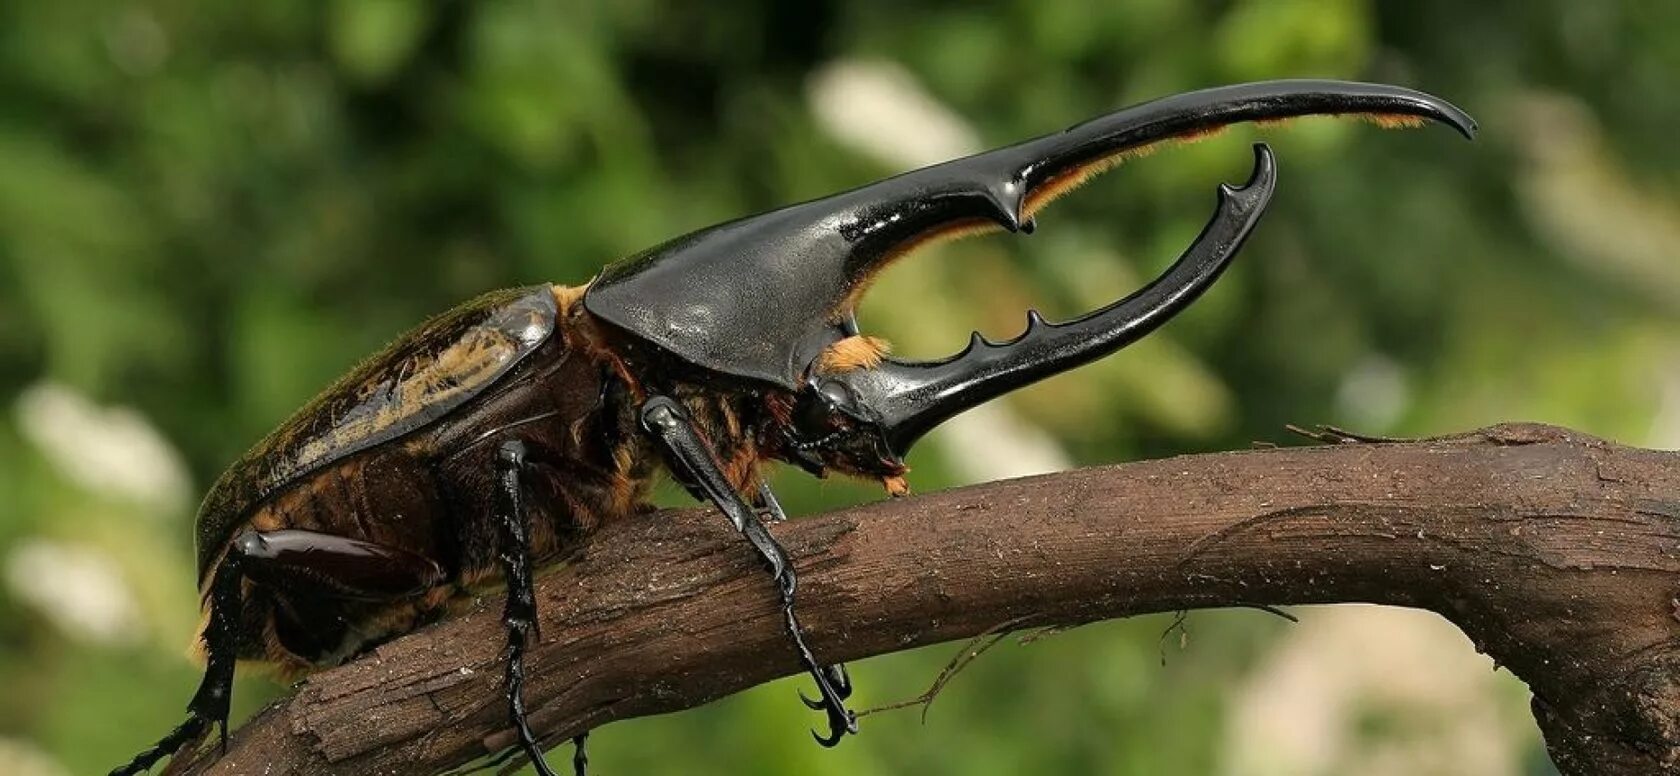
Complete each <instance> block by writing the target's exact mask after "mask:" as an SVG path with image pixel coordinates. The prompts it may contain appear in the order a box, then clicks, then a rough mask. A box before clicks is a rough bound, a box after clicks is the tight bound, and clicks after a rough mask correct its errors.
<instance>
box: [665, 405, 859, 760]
mask: <svg viewBox="0 0 1680 776" xmlns="http://www.w3.org/2000/svg"><path fill="white" fill-rule="evenodd" d="M641 420H642V429H643V430H644V431H646V432H647V434H648V435H649V436H651V437H653V438H654V439H655V440H656V441H658V442H659V443H660V445H661V446H662V447H663V448H664V451H665V453H666V456H667V460H668V461H669V462H670V464H671V465H672V468H674V469H676V470H677V471H676V473H677V476H678V477H683V478H685V479H686V480H687V481H689V482H692V483H694V484H695V485H696V486H697V487H698V488H699V489H700V490H702V491H704V492H705V494H706V496H707V498H708V499H710V500H711V502H712V503H713V504H716V505H717V508H718V509H719V510H721V511H722V512H723V514H724V516H725V517H728V518H729V522H730V523H732V524H734V526H735V530H737V531H740V532H741V535H742V536H745V537H746V538H747V541H748V542H750V543H751V544H752V546H753V549H755V550H757V551H758V554H759V556H760V557H761V558H763V559H764V562H765V563H766V564H768V565H769V566H770V573H771V575H773V576H774V577H775V579H776V587H777V590H778V591H779V592H780V593H781V597H782V616H783V619H784V621H785V625H786V627H787V631H788V635H789V636H791V637H792V638H793V645H794V648H795V649H796V650H797V651H798V653H799V662H800V664H801V665H803V666H804V667H805V670H806V671H807V672H809V673H810V675H811V678H812V679H813V680H815V681H816V683H817V691H818V692H819V693H820V696H821V697H820V698H819V699H818V700H816V701H811V700H807V701H806V703H807V704H808V705H811V707H812V708H814V709H823V710H825V711H827V712H828V727H829V733H828V736H827V737H826V738H825V737H823V736H820V735H817V733H815V732H814V731H813V732H812V734H811V735H812V736H813V737H815V738H816V739H817V743H819V744H822V745H823V746H833V745H835V744H837V743H839V742H840V738H841V737H842V736H844V735H845V734H847V733H856V732H857V715H856V714H853V713H852V712H851V711H849V710H847V709H846V703H845V701H846V695H848V694H850V692H851V683H850V682H849V681H847V680H846V676H845V670H844V669H837V668H834V667H828V668H825V667H823V666H821V665H819V664H818V663H817V659H816V656H815V655H813V654H812V653H811V648H810V647H808V646H806V644H805V637H804V635H803V633H802V632H801V629H800V627H799V619H798V618H797V617H795V616H794V613H793V600H794V592H795V591H796V590H797V589H798V577H797V576H796V575H795V574H794V570H793V564H792V563H790V562H789V561H788V557H787V551H786V550H783V549H782V546H781V545H780V544H778V543H777V542H776V539H775V537H772V536H771V535H770V532H769V531H767V530H765V528H764V521H762V520H760V519H759V517H758V512H757V511H756V510H754V509H753V507H752V505H750V504H748V503H747V501H746V499H744V498H742V497H741V494H740V493H739V492H737V491H736V490H735V488H734V486H732V485H730V483H729V478H728V477H726V476H725V475H724V473H723V467H722V465H721V464H720V463H719V462H718V458H717V454H716V453H715V452H713V451H712V448H711V447H710V446H709V445H707V443H706V442H705V440H704V439H702V438H701V436H700V433H699V432H698V431H697V430H695V428H694V421H693V420H691V419H690V418H689V417H688V413H687V412H685V411H684V410H683V408H682V405H680V404H678V403H677V402H675V401H673V400H672V399H670V398H668V397H665V396H652V397H649V398H648V400H647V402H646V403H645V404H643V405H642V412H641ZM772 503H773V502H772ZM835 678H838V679H840V680H841V681H840V682H835V681H834V679H835ZM842 688H844V691H842Z"/></svg>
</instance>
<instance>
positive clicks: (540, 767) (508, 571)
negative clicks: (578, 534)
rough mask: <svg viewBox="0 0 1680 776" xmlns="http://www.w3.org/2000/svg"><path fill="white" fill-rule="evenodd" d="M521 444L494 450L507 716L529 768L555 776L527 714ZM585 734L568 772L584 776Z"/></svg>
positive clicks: (529, 616)
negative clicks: (504, 594)
mask: <svg viewBox="0 0 1680 776" xmlns="http://www.w3.org/2000/svg"><path fill="white" fill-rule="evenodd" d="M525 457H526V449H525V443H524V442H521V441H519V440H517V439H510V440H508V441H506V442H503V443H502V444H501V446H500V447H498V448H497V449H496V523H497V527H498V529H499V532H500V541H499V542H498V544H499V545H500V549H499V553H498V554H499V556H500V558H501V561H502V573H503V575H504V576H505V578H506V580H507V605H506V607H505V608H504V609H503V610H502V625H503V626H504V627H505V628H506V629H507V638H508V645H507V654H508V660H507V701H508V716H509V717H510V718H511V719H512V720H513V727H514V732H515V733H516V734H517V735H518V737H519V748H521V749H523V750H525V756H526V757H529V758H530V759H531V765H532V766H533V767H535V768H536V769H537V773H539V774H541V776H555V774H554V771H553V769H551V768H549V767H548V761H546V760H544V759H543V751H542V747H541V746H539V745H538V744H537V738H536V736H535V735H534V734H532V732H531V725H530V723H529V722H528V721H527V719H526V713H525V648H526V646H527V645H528V643H529V641H530V638H531V635H532V634H534V633H536V630H537V598H536V589H535V585H534V583H533V582H532V579H531V576H532V574H531V571H532V569H531V537H530V533H529V530H528V529H529V525H528V519H529V518H528V517H527V515H526V512H525V484H524V479H523V478H524V472H525ZM588 737H589V734H588V733H582V734H579V735H577V736H575V737H574V738H573V739H572V744H573V746H575V747H576V749H577V752H576V754H574V755H573V757H572V769H573V771H575V772H576V774H577V776H584V771H585V770H586V768H587V766H588V762H589V759H588V758H587V757H586V756H585V755H584V751H583V745H584V741H585V739H587V738H588Z"/></svg>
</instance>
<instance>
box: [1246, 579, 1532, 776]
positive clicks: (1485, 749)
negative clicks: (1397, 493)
mask: <svg viewBox="0 0 1680 776" xmlns="http://www.w3.org/2000/svg"><path fill="white" fill-rule="evenodd" d="M1519 688H1520V683H1519V682H1518V681H1517V680H1516V678H1514V677H1512V676H1511V675H1510V674H1503V673H1495V672H1494V670H1493V661H1492V660H1491V659H1490V658H1488V657H1487V656H1485V655H1478V654H1476V651H1475V650H1474V649H1473V648H1472V646H1471V644H1470V640H1469V639H1468V638H1466V637H1465V636H1464V634H1462V633H1460V632H1459V631H1458V629H1457V628H1455V627H1453V626H1452V624H1450V623H1448V622H1447V621H1446V620H1444V619H1442V618H1441V617H1440V616H1438V615H1435V614H1433V613H1430V612H1425V611H1420V610H1417V609H1401V608H1397V607H1384V606H1357V605H1343V606H1334V607H1323V608H1314V609H1312V610H1310V613H1309V614H1308V615H1307V616H1305V617H1303V618H1302V620H1301V623H1300V624H1299V625H1296V626H1294V627H1293V628H1291V629H1290V630H1289V635H1288V636H1287V637H1286V638H1285V639H1284V640H1283V641H1282V642H1280V643H1279V644H1278V645H1277V647H1276V648H1275V649H1274V650H1273V651H1272V653H1271V655H1270V656H1269V657H1268V658H1267V659H1266V661H1265V662H1264V663H1262V664H1261V665H1260V666H1258V667H1257V668H1256V670H1255V671H1254V672H1253V673H1252V674H1251V676H1250V678H1249V679H1248V681H1247V682H1246V683H1245V684H1244V686H1242V687H1239V688H1237V689H1236V690H1235V692H1234V694H1233V697H1232V701H1231V705H1230V712H1229V713H1230V715H1231V719H1230V727H1229V730H1230V734H1229V737H1228V738H1227V740H1226V742H1225V745H1226V757H1225V768H1224V772H1225V773H1226V774H1228V776H1284V775H1285V774H1287V775H1288V776H1331V774H1342V773H1358V774H1363V775H1364V776H1430V775H1432V774H1469V773H1473V774H1477V775H1478V776H1516V774H1518V773H1521V768H1522V762H1521V755H1522V753H1523V752H1525V751H1527V750H1528V749H1529V747H1530V745H1531V744H1532V741H1533V738H1534V737H1536V736H1538V731H1537V730H1535V729H1534V723H1533V721H1532V720H1531V719H1528V718H1527V715H1526V713H1525V712H1524V707H1523V706H1524V705H1523V704H1522V703H1521V702H1520V700H1518V699H1519V698H1520V697H1521V695H1522V693H1521V692H1520V689H1519Z"/></svg>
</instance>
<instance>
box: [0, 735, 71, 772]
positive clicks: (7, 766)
mask: <svg viewBox="0 0 1680 776" xmlns="http://www.w3.org/2000/svg"><path fill="white" fill-rule="evenodd" d="M0 773H4V774H7V776H70V771H69V769H67V768H65V767H64V766H63V765H60V764H59V763H58V761H57V760H54V759H53V757H52V755H50V754H47V753H46V752H43V751H41V749H40V747H37V746H35V745H34V744H32V743H30V742H28V741H20V740H18V739H16V738H5V737H3V736H0Z"/></svg>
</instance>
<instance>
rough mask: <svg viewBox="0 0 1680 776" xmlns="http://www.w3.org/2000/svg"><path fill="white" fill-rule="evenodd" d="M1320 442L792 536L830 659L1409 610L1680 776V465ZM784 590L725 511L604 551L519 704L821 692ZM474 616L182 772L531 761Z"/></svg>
mask: <svg viewBox="0 0 1680 776" xmlns="http://www.w3.org/2000/svg"><path fill="white" fill-rule="evenodd" d="M1321 433H1322V436H1320V437H1318V438H1319V439H1321V440H1324V441H1331V442H1334V444H1329V445H1326V446H1321V447H1295V448H1270V449H1261V450H1251V451H1245V452H1236V453H1217V454H1208V455H1195V456H1185V457H1180V458H1171V459H1164V460H1158V461H1145V462H1138V463H1131V464H1124V465H1120V466H1110V467H1100V468H1093V469H1083V470H1078V471H1071V472H1064V473H1061V474H1054V475H1049V476H1044V477H1035V478H1029V479H1021V480H1011V481H1006V482H997V483H990V484H986V485H979V486H974V487H969V488H961V489H957V490H951V491H944V492H939V493H930V494H927V495H923V496H918V497H915V498H909V499H894V500H891V501H883V502H881V503H876V504H871V505H868V506H864V507H859V508H855V509H847V510H842V511H838V512H833V513H829V514H825V515H819V516H813V517H809V518H804V519H796V520H793V521H790V522H787V523H783V524H778V525H774V526H772V532H773V533H774V534H775V535H776V538H777V539H778V540H780V541H781V542H782V543H783V544H784V545H785V546H786V547H787V550H788V554H789V556H790V557H791V559H792V561H793V563H794V565H795V566H796V567H797V568H798V569H799V571H800V575H801V576H800V596H801V599H800V600H801V607H802V608H801V614H802V617H803V618H804V625H805V629H806V632H807V634H808V636H809V638H810V641H811V643H812V645H813V647H814V648H816V649H819V650H820V651H821V654H822V655H823V657H824V659H825V660H834V661H852V660H857V659H860V658H863V657H867V656H870V655H877V654H881V653H885V652H892V651H896V650H902V649H908V648H911V647H915V646H920V645H924V644H932V643H936V642H942V641H950V640H955V639H965V638H972V637H975V636H977V635H982V634H990V633H995V632H996V630H997V625H998V623H1011V625H1009V626H1008V627H1009V628H1021V629H1027V628H1039V627H1048V626H1072V625H1078V624H1080V623H1085V622H1090V621H1093V620H1098V619H1105V618H1110V617H1120V616H1125V615H1131V614H1140V613H1144V612H1163V611H1176V610H1180V609H1194V608H1206V607H1219V606H1233V605H1245V606H1262V607H1264V606H1275V605H1286V604H1312V603H1337V602H1355V601H1357V602H1369V603H1381V604H1394V605H1401V606H1414V607H1420V608H1424V609H1429V610H1432V611H1435V612H1438V613H1440V614H1442V615H1443V616H1445V617H1447V618H1448V619H1449V620H1451V621H1452V622H1454V623H1455V624H1457V625H1458V626H1459V627H1460V628H1461V629H1463V630H1464V632H1465V633H1466V634H1468V635H1469V636H1470V638H1471V639H1472V641H1473V642H1474V643H1475V644H1476V645H1477V647H1478V649H1480V650H1482V651H1484V652H1486V653H1488V654H1489V655H1491V656H1492V657H1493V658H1494V659H1495V660H1497V661H1498V663H1499V664H1500V665H1501V666H1504V667H1506V668H1507V669H1509V670H1510V671H1512V672H1513V673H1515V674H1516V675H1517V676H1519V677H1521V678H1522V679H1524V680H1525V681H1527V682H1528V684H1529V686H1530V688H1531V689H1532V690H1533V691H1534V701H1533V708H1534V712H1535V717H1536V719H1537V720H1538V722H1539V724H1540V727H1541V730H1542V731H1543V732H1544V733H1545V736H1546V741H1547V745H1548V747H1549V748H1550V750H1551V754H1552V757H1553V759H1554V761H1555V762H1556V763H1557V764H1558V766H1559V768H1560V769H1561V770H1562V771H1563V772H1564V773H1565V774H1568V775H1569V776H1610V775H1614V776H1619V775H1620V774H1649V773H1664V772H1675V771H1676V769H1680V619H1677V614H1676V611H1677V609H1676V607H1677V606H1680V454H1677V453H1669V452H1657V451H1650V450H1641V449H1636V448H1629V447H1622V446H1619V445H1615V444H1612V443H1608V442H1605V441H1602V440H1599V439H1595V438H1592V437H1589V436H1586V435H1583V434H1579V433H1576V432H1572V431H1568V430H1565V429H1560V428H1555V427H1550V426H1539V425H1525V424H1511V425H1502V426H1495V427H1491V428H1487V429H1482V430H1480V431H1476V432H1473V433H1469V434H1464V435H1460V436H1455V437H1442V438H1436V439H1430V440H1417V441H1387V440H1375V439H1372V438H1366V437H1360V436H1357V435H1351V434H1346V433H1345V432H1335V431H1330V430H1327V431H1323V432H1321ZM762 573H763V572H762V569H761V568H760V567H759V565H758V561H757V560H756V558H755V557H754V556H753V554H752V552H751V551H750V549H748V548H747V547H745V546H744V545H743V543H742V542H741V540H740V537H739V536H737V535H736V534H735V532H734V531H733V530H731V529H730V527H729V525H728V523H727V522H726V521H722V520H719V519H717V516H716V515H714V514H709V513H707V512H705V511H703V510H684V511H671V512H663V513H658V514H653V515H646V516H641V517H636V518H632V519H627V520H625V521H622V522H620V523H617V524H614V525H611V526H608V527H607V528H605V529H603V530H602V531H601V532H600V533H598V534H597V535H596V536H595V537H594V538H593V539H592V540H591V541H590V544H589V546H588V547H587V549H586V550H585V551H584V554H583V555H582V557H581V558H579V559H578V560H577V561H575V562H573V563H570V564H568V565H566V566H565V567H563V568H559V569H555V570H551V571H550V572H549V573H546V574H544V575H543V576H542V577H541V578H540V579H539V580H538V584H537V591H536V593H537V611H538V615H539V624H540V629H539V632H540V634H541V638H540V640H538V641H535V642H533V643H532V644H531V645H530V651H529V652H528V653H527V656H526V666H527V683H526V685H525V698H526V700H527V704H528V706H529V708H530V709H531V723H532V726H533V728H534V730H535V731H536V733H537V735H538V736H540V737H541V738H542V740H543V742H544V744H545V745H547V746H556V745H559V744H560V743H562V742H564V741H565V740H566V739H568V738H570V737H572V736H574V735H577V734H579V733H582V732H584V731H586V730H589V729H591V728H595V727H598V726H600V725H603V724H605V723H607V722H610V721H612V720H616V719H625V718H629V717H636V716H642V715H648V714H655V713H661V712H669V711H674V710H678V709H684V708H689V707H693V706H697V705H699V704H702V703H705V702H707V701H710V700H712V699H715V698H718V697H721V696H723V695H727V694H729V693H732V692H737V691H739V690H742V689H745V688H747V687H751V686H753V685H755V684H759V683H762V682H765V681H768V680H770V679H774V678H776V677H780V676H786V675H791V674H794V673H798V672H799V669H800V667H799V665H798V664H797V663H796V661H795V660H794V658H793V656H792V654H791V653H790V652H789V650H788V649H787V644H786V636H785V634H784V633H783V631H782V623H781V619H780V617H781V611H780V608H779V605H778V601H777V597H776V595H775V591H773V590H771V589H770V588H769V587H768V586H766V585H764V584H762V581H763V580H762ZM463 608H464V611H463V612H461V613H460V614H459V615H458V616H456V617H452V618H451V619H449V620H448V621H446V622H443V623H440V624H438V625H436V626H434V627H431V628H427V629H424V630H422V631H420V632H418V633H414V634H411V635H409V636H407V637H404V638H402V639H399V640H397V641H394V642H392V643H390V644H387V645H385V646H383V647H380V648H379V649H378V650H376V651H375V652H374V653H373V654H371V655H369V656H366V657H364V658H362V659H360V660H357V661H355V662H353V663H351V664H349V665H346V666H343V667H340V668H336V669H332V670H330V671H325V672H322V673H319V674H316V675H314V676H311V677H310V678H309V679H308V680H307V681H306V682H305V683H304V684H303V686H302V687H301V689H300V690H299V691H298V692H297V693H296V694H295V695H294V696H293V697H291V698H290V699H287V700H284V701H281V702H279V703H277V704H276V705H274V706H272V707H270V708H269V709H267V710H266V711H264V712H262V713H261V714H259V715H258V716H257V717H256V718H255V719H253V720H252V721H250V722H249V723H248V724H246V725H244V726H243V727H242V728H240V729H239V730H238V731H237V732H236V734H235V736H234V738H233V740H232V742H231V746H230V749H229V751H228V754H227V756H226V757H225V758H223V759H221V760H219V761H215V762H210V761H208V760H204V761H200V762H197V763H193V764H192V765H191V767H189V768H188V769H187V770H188V772H192V773H214V774H258V773H261V774H289V773H297V774H301V773H310V774H315V773H320V774H363V773H436V772H441V771H445V770H449V769H451V768H455V767H458V766H460V765H462V764H465V763H469V762H475V761H476V762H482V761H483V759H484V758H487V757H488V756H490V755H492V754H493V753H496V752H499V751H503V750H505V749H507V748H509V747H511V746H512V745H514V743H515V737H514V733H513V731H512V730H509V729H508V727H507V715H506V713H505V711H506V710H505V708H504V707H505V705H506V702H505V700H504V699H503V695H502V686H501V684H502V675H503V665H502V663H501V659H502V643H503V641H504V639H503V636H502V630H501V623H500V615H501V611H502V601H501V599H500V597H499V596H496V597H485V598H483V599H481V600H478V601H476V602H471V603H469V604H467V605H465V606H464V607H463ZM868 671H869V669H868V666H867V665H864V666H860V667H858V670H857V675H858V679H859V680H860V681H865V682H867V681H868V679H867V676H868ZM795 709H797V705H795ZM804 721H805V720H803V719H802V718H800V715H799V714H798V713H797V711H796V710H790V712H789V716H788V721H787V729H786V730H779V731H770V730H766V731H764V734H765V735H789V736H799V735H803V733H802V731H803V728H802V727H801V724H802V723H803V722H804ZM602 735H612V729H611V728H610V727H609V728H607V729H606V730H605V731H603V732H602ZM863 735H868V724H867V720H866V721H865V725H864V730H863Z"/></svg>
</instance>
